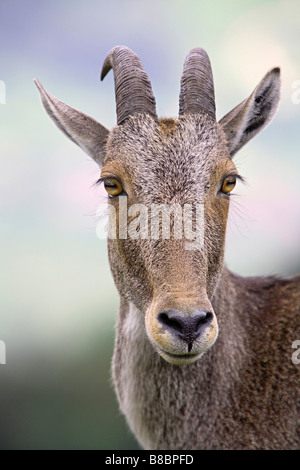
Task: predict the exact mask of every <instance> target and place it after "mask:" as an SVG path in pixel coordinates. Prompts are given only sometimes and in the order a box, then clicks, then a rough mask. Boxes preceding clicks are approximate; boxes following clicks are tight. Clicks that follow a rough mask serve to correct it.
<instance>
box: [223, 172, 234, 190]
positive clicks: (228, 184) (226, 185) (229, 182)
mask: <svg viewBox="0 0 300 470" xmlns="http://www.w3.org/2000/svg"><path fill="white" fill-rule="evenodd" d="M235 184H236V177H235V176H234V175H229V176H227V178H225V179H224V181H223V183H222V188H221V191H222V193H224V194H229V193H230V192H231V191H232V190H233V189H234V187H235Z"/></svg>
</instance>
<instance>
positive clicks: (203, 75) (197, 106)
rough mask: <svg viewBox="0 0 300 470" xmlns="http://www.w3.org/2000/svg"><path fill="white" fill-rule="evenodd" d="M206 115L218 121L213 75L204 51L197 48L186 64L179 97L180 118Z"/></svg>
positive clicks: (187, 58)
mask: <svg viewBox="0 0 300 470" xmlns="http://www.w3.org/2000/svg"><path fill="white" fill-rule="evenodd" d="M188 113H193V114H201V113H206V114H208V115H209V116H210V117H212V118H213V119H214V120H216V105H215V91H214V82H213V75H212V70H211V65H210V60H209V57H208V55H207V53H206V52H205V50H204V49H201V48H200V47H195V48H194V49H192V50H191V51H190V52H189V53H188V55H187V57H186V59H185V62H184V66H183V73H182V77H181V87H180V95H179V116H182V115H184V114H188Z"/></svg>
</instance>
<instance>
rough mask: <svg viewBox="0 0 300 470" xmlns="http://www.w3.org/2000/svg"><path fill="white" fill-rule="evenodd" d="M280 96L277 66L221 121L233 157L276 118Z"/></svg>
mask: <svg viewBox="0 0 300 470" xmlns="http://www.w3.org/2000/svg"><path fill="white" fill-rule="evenodd" d="M279 98H280V69H279V68H278V67H276V68H273V69H271V70H269V72H268V73H267V74H266V75H265V76H264V78H263V79H262V80H261V81H260V82H259V84H258V85H257V87H256V88H255V90H254V91H253V92H252V94H251V95H250V96H249V98H247V99H246V100H244V101H242V103H240V104H239V105H237V106H236V107H235V108H234V109H233V110H232V111H230V112H229V113H228V114H226V115H225V116H224V117H223V118H222V119H221V120H220V121H219V124H220V125H221V127H222V128H223V131H224V132H225V135H226V138H227V145H228V148H229V152H230V154H231V156H233V155H234V154H235V153H236V152H237V151H238V150H239V149H240V148H241V147H243V146H244V145H245V144H246V143H247V142H248V141H249V140H250V139H252V137H254V136H255V135H256V134H258V132H260V131H261V130H262V129H263V128H264V127H265V126H266V125H267V124H268V123H269V122H270V121H271V120H272V118H273V116H274V114H275V112H276V110H277V107H278V103H279Z"/></svg>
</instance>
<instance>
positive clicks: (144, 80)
mask: <svg viewBox="0 0 300 470" xmlns="http://www.w3.org/2000/svg"><path fill="white" fill-rule="evenodd" d="M110 69H113V72H114V79H115V93H116V107H117V122H118V124H122V123H123V122H124V121H125V120H126V119H127V118H128V117H129V116H132V115H133V114H136V113H146V114H149V115H150V116H152V117H153V118H154V119H155V120H156V121H157V119H158V118H157V114H156V103H155V98H154V96H153V92H152V88H151V83H150V80H149V77H148V75H147V74H146V72H145V71H144V68H143V65H142V63H141V61H140V59H139V58H138V56H137V55H136V54H135V53H134V52H133V51H131V50H130V49H128V47H125V46H116V47H114V48H113V49H112V50H111V51H110V52H109V53H108V55H107V56H106V58H105V60H104V63H103V67H102V72H101V80H103V79H104V77H105V76H106V74H107V73H108V72H109V71H110Z"/></svg>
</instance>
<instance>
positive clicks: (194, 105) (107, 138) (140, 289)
mask: <svg viewBox="0 0 300 470" xmlns="http://www.w3.org/2000/svg"><path fill="white" fill-rule="evenodd" d="M132 57H133V58H134V67H133V68H132V70H131V69H130V67H129V65H128V64H130V60H131V59H130V58H132ZM124 58H125V59H126V61H125V62H124V60H125V59H124ZM127 59H128V60H127ZM124 64H125V65H124ZM198 64H200V65H198ZM191 66H192V68H193V70H195V67H196V68H197V67H199V73H197V74H196V76H195V77H193V72H192V73H190V72H189V70H190V69H189V67H191ZM122 67H127V68H126V80H125V82H124V83H125V84H124V83H123V82H122ZM139 67H142V66H141V64H140V61H139V59H138V58H137V57H136V56H135V55H133V53H132V51H130V50H128V49H127V48H124V47H121V46H118V47H117V48H115V49H113V50H112V51H111V53H110V54H109V56H108V58H107V59H106V61H105V73H104V74H102V75H105V74H106V73H107V71H108V70H109V69H110V68H113V69H114V72H115V74H116V71H117V72H118V74H117V75H115V79H116V76H117V81H116V90H118V93H117V101H118V100H119V101H118V105H119V106H117V112H118V113H119V114H118V116H119V118H118V119H119V121H118V122H119V125H118V126H116V127H114V128H113V129H112V130H111V131H108V130H107V129H105V128H104V127H103V126H102V125H101V124H99V123H97V122H96V121H94V120H93V119H92V118H90V117H88V116H86V115H84V114H83V113H81V112H79V111H76V110H74V109H73V108H71V107H69V106H68V105H66V104H64V103H62V102H60V101H59V100H57V99H56V98H55V97H53V96H52V95H50V94H49V93H48V92H46V90H44V89H43V87H42V86H41V85H40V84H39V83H38V82H37V86H38V88H39V91H40V93H41V97H42V101H43V104H44V106H45V109H46V111H47V112H48V114H49V115H50V117H51V118H52V119H53V120H54V122H55V123H56V125H57V126H58V127H59V128H60V129H61V130H62V131H63V132H64V133H65V134H66V135H67V136H68V137H70V138H71V139H72V140H73V141H74V142H75V143H77V144H78V145H80V146H81V147H82V148H83V149H84V150H85V151H86V152H87V153H88V154H89V155H91V156H92V157H93V158H94V159H95V161H97V162H98V163H99V165H100V166H101V168H102V171H101V180H104V181H105V180H106V179H107V178H113V179H115V180H117V181H118V182H120V184H121V186H122V190H123V192H122V194H120V197H113V198H110V199H109V204H111V206H112V207H113V209H114V211H115V213H116V214H117V227H116V229H117V233H118V234H119V236H118V237H116V238H110V239H108V254H109V260H110V266H111V271H112V275H113V278H114V281H115V284H116V286H117V288H118V291H119V294H120V311H119V316H118V322H117V327H116V341H115V349H114V355H113V366H112V374H113V381H114V385H115V389H116V393H117V397H118V400H119V404H120V407H121V410H122V411H123V413H124V414H125V416H126V419H127V421H128V424H129V426H130V428H131V429H132V431H133V432H134V434H135V436H136V437H137V439H138V441H139V442H140V444H141V445H142V446H143V447H144V448H146V449H297V448H299V447H300V422H299V411H300V402H299V400H300V396H299V373H300V370H299V366H297V365H296V364H294V363H293V362H292V360H291V358H292V352H293V349H292V343H293V342H294V341H295V340H297V339H300V320H299V319H300V311H299V310H300V277H299V276H298V277H295V278H294V279H278V278H275V277H267V278H263V277H260V278H258V277H254V278H243V277H240V276H237V275H235V274H233V273H231V272H229V271H228V269H227V268H226V266H225V264H224V245H225V234H226V223H227V216H228V209H229V203H230V197H229V195H228V194H226V193H224V192H223V191H222V189H221V188H222V183H223V182H224V181H225V180H226V178H227V177H228V175H229V176H230V175H231V176H232V175H235V176H236V177H239V175H238V170H237V168H236V167H235V165H234V163H233V160H232V157H233V155H234V154H235V153H236V152H237V151H238V150H239V149H240V148H241V147H242V146H243V145H244V144H245V143H246V142H248V141H249V140H250V139H251V138H252V137H253V136H254V135H256V134H257V133H258V132H259V131H260V130H261V129H262V128H263V127H265V126H266V125H267V124H268V123H269V122H270V120H271V119H272V117H273V115H274V113H275V111H276V108H277V104H278V100H279V83H280V82H279V75H280V71H279V69H278V68H274V69H272V70H271V71H269V72H268V73H267V74H266V75H265V77H264V78H263V79H262V80H261V82H260V83H259V84H258V86H257V87H256V88H255V90H254V91H253V93H252V94H251V95H250V96H249V98H247V99H246V100H244V101H243V102H242V103H240V104H239V105H238V106H237V107H236V108H234V109H233V110H232V111H231V112H230V113H228V114H227V115H226V116H224V118H223V119H221V120H220V122H219V123H217V122H216V120H215V107H214V97H213V96H212V95H213V84H212V83H213V82H212V75H211V72H210V63H209V59H208V57H207V55H206V53H205V52H204V51H203V50H201V49H199V48H195V49H193V50H192V51H191V53H190V54H189V56H188V58H187V60H186V63H185V69H184V73H183V79H182V92H181V95H180V113H179V117H178V119H160V120H159V119H158V118H156V114H155V100H154V98H153V96H152V95H151V86H150V84H149V82H148V81H147V76H146V75H145V73H144V71H143V73H142V75H141V77H142V78H141V79H140V78H139V75H138V68H139ZM134 71H135V72H134ZM134 73H136V74H137V77H136V78H135V82H134V83H135V88H136V89H138V90H139V91H138V95H137V96H135V98H134V99H133V101H132V102H133V103H134V106H133V105H132V109H131V108H130V103H129V104H128V93H129V91H128V90H130V85H129V83H130V82H129V81H128V80H129V78H128V77H130V75H131V74H134ZM199 81H200V82H199ZM206 81H207V83H208V84H209V86H207V87H206V86H204V85H205V83H206ZM145 83H146V87H147V89H146V93H145V97H144V101H143V102H142V104H141V101H142V100H141V99H140V96H141V93H142V91H141V90H143V87H144V86H145ZM199 83H200V84H199ZM122 87H123V88H122ZM191 90H192V91H191ZM207 90H209V93H210V95H209V96H207V93H208V92H207ZM133 93H134V92H133ZM199 93H200V95H201V93H203V94H204V95H205V94H206V95H205V96H204V97H203V100H202V104H201V100H200V99H198V94H199ZM186 96H188V99H186ZM193 96H196V97H197V99H196V101H193V100H194V98H193ZM200 98H201V96H200ZM124 103H125V104H124ZM144 108H145V111H144ZM122 195H123V199H124V200H125V201H126V204H127V206H128V221H129V222H134V221H136V220H137V219H138V215H137V214H136V213H131V212H130V207H136V206H134V205H135V204H139V205H143V207H146V208H153V207H154V206H155V207H157V206H160V205H162V204H163V205H168V207H172V208H174V207H176V206H177V207H183V206H185V205H188V204H193V203H195V202H197V203H199V204H200V205H201V207H203V208H204V219H203V224H202V225H203V244H202V246H201V249H198V250H190V249H187V245H186V243H187V238H186V237H185V236H183V237H182V238H180V239H177V238H176V237H175V235H173V236H172V235H171V236H170V238H169V239H164V238H163V237H158V238H156V237H149V236H144V235H143V233H142V230H141V227H139V229H137V231H136V232H135V236H134V237H126V238H125V237H121V236H120V233H121V230H122V227H121V222H119V210H120V207H121V206H120V204H121V196H122ZM175 219H176V215H175V213H171V215H170V224H171V226H172V227H173V226H174V224H175ZM139 221H140V223H141V219H139ZM136 225H138V224H136ZM148 225H149V220H148V221H147V223H146V228H148ZM144 229H145V226H144ZM203 319H204V320H203ZM200 320H201V321H200ZM196 322H198V323H197V325H198V326H197V327H196V326H195V324H196ZM199 322H200V323H201V326H199V325H200V323H199Z"/></svg>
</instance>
